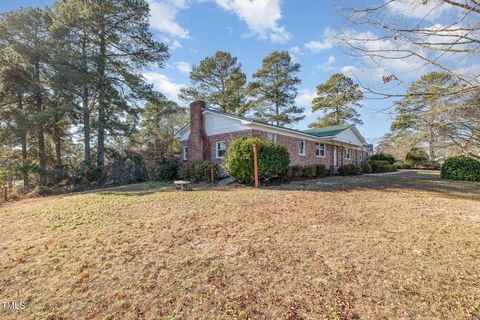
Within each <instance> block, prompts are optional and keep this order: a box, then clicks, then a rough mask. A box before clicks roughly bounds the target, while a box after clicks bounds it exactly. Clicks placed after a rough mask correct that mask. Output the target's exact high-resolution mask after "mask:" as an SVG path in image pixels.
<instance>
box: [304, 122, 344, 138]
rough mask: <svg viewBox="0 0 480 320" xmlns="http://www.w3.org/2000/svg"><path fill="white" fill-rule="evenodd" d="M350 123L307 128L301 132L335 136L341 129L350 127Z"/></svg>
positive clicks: (317, 135) (320, 135) (318, 135)
mask: <svg viewBox="0 0 480 320" xmlns="http://www.w3.org/2000/svg"><path fill="white" fill-rule="evenodd" d="M351 126H352V125H351V124H346V125H340V126H331V127H324V128H318V129H309V130H304V131H303V132H305V133H308V134H312V135H314V136H316V137H320V138H321V137H331V136H336V135H337V134H339V133H340V132H342V131H345V130H347V129H348V128H350V127H351Z"/></svg>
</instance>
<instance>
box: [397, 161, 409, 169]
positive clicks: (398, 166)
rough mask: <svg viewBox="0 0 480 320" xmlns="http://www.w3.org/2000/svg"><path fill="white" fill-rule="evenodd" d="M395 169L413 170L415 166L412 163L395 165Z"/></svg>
mask: <svg viewBox="0 0 480 320" xmlns="http://www.w3.org/2000/svg"><path fill="white" fill-rule="evenodd" d="M394 166H395V169H413V165H412V164H411V163H408V162H405V163H395V164H394Z"/></svg>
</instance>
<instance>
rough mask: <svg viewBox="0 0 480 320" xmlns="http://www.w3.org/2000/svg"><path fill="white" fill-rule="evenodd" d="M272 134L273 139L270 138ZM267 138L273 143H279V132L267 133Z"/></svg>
mask: <svg viewBox="0 0 480 320" xmlns="http://www.w3.org/2000/svg"><path fill="white" fill-rule="evenodd" d="M270 135H271V137H272V139H271V140H270ZM267 140H268V141H270V142H272V143H277V134H276V133H267Z"/></svg>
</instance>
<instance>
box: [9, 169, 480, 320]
mask: <svg viewBox="0 0 480 320" xmlns="http://www.w3.org/2000/svg"><path fill="white" fill-rule="evenodd" d="M323 183H326V184H323ZM478 190H479V185H478V184H463V183H458V182H450V181H442V180H440V179H438V176H436V175H435V174H431V173H426V174H423V173H422V174H421V173H412V172H409V173H402V174H399V175H391V176H382V177H375V176H368V177H352V178H343V177H342V178H328V179H323V180H318V181H308V182H305V181H303V182H299V183H294V184H290V185H286V186H279V187H275V188H268V189H261V190H254V189H251V188H244V187H229V188H213V189H208V188H204V187H202V188H199V189H198V190H196V191H194V192H176V191H174V190H173V188H171V187H165V186H161V185H160V186H158V185H137V186H131V187H123V188H117V189H111V190H103V191H97V192H92V193H84V194H76V195H69V196H61V197H52V198H44V199H30V200H26V201H22V202H18V203H15V204H11V205H7V206H4V207H2V208H0V217H1V219H2V224H1V225H0V249H1V250H2V255H0V302H2V301H22V302H26V303H27V308H26V309H25V310H18V311H7V310H2V309H0V317H1V318H2V319H3V318H4V319H18V318H22V319H159V318H161V319H357V318H362V319H363V318H367V319H383V318H384V319H401V318H403V319H410V318H449V319H465V318H472V319H474V318H479V317H480V303H479V302H480V286H479V285H478V284H479V283H480V269H479V268H480V266H479V263H478V261H479V257H480V224H479V223H477V222H475V221H472V220H471V219H465V218H463V217H464V216H470V217H480V201H479V200H480V198H479V193H478Z"/></svg>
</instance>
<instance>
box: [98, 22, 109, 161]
mask: <svg viewBox="0 0 480 320" xmlns="http://www.w3.org/2000/svg"><path fill="white" fill-rule="evenodd" d="M101 19H103V18H101ZM106 51H107V48H106V37H105V25H104V23H103V21H102V22H101V23H100V57H99V66H98V77H99V80H98V136H97V139H98V141H97V166H98V167H99V168H103V166H104V165H105V121H106V116H105V105H106V92H105V90H106V88H105V60H106Z"/></svg>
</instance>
